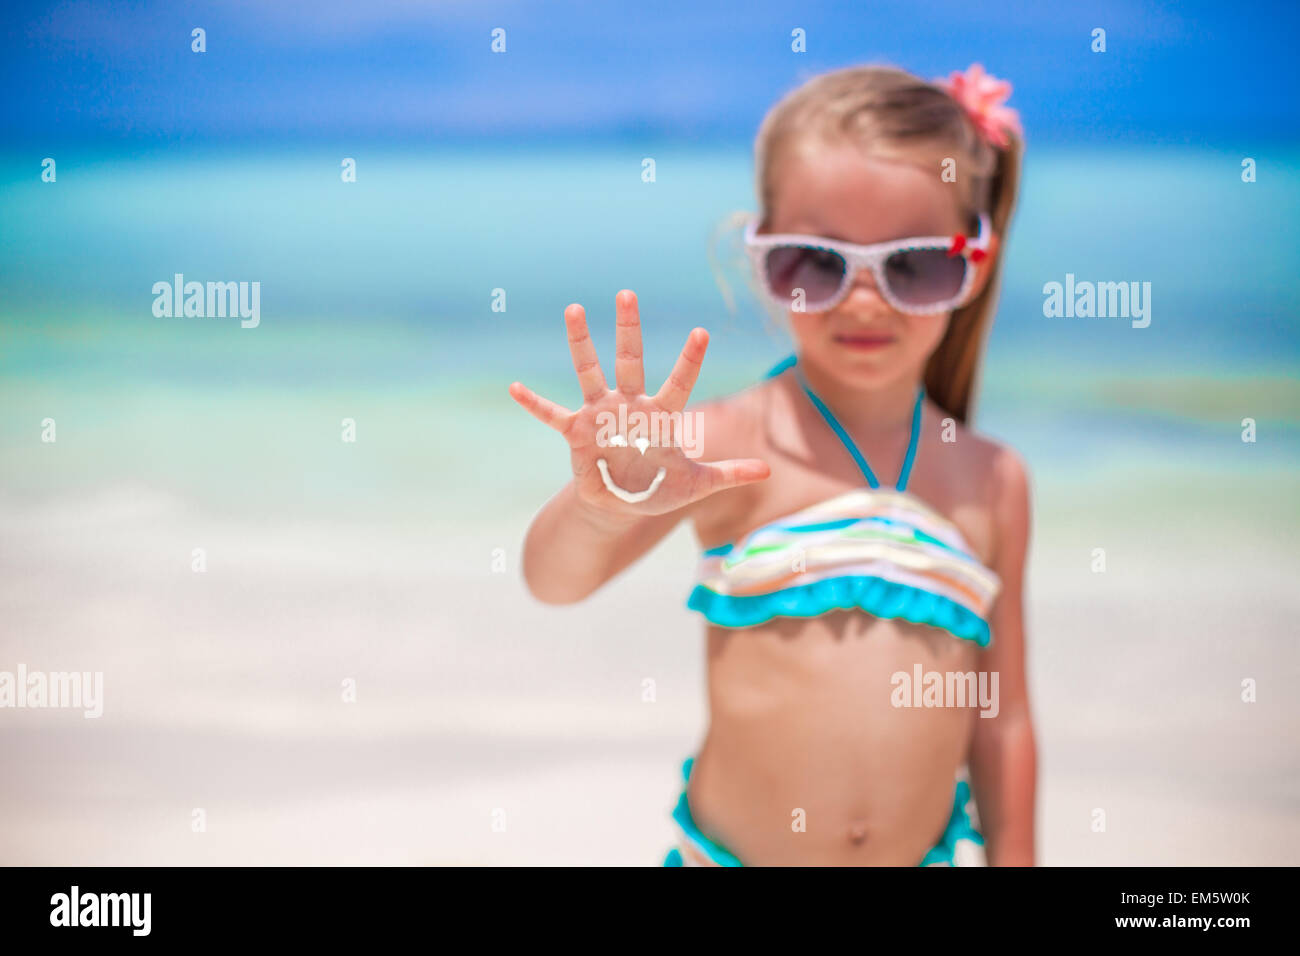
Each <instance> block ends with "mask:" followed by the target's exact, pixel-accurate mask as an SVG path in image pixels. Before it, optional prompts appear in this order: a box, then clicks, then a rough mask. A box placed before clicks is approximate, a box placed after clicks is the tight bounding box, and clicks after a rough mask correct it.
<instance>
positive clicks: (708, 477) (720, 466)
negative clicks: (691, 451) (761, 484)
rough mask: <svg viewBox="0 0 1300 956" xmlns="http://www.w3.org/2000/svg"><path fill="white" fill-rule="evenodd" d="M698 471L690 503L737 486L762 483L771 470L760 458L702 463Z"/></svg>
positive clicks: (729, 459)
mask: <svg viewBox="0 0 1300 956" xmlns="http://www.w3.org/2000/svg"><path fill="white" fill-rule="evenodd" d="M698 469H699V470H698V471H697V472H696V478H695V484H694V487H693V489H692V493H691V500H692V501H698V500H699V499H700V498H705V497H708V496H709V495H712V494H717V493H718V492H719V491H726V490H727V489H728V488H735V487H737V486H738V485H748V484H751V483H753V482H755V481H762V480H763V479H764V478H767V477H768V476H769V475H771V474H772V469H771V468H770V467H768V464H767V462H765V461H763V459H761V458H728V459H727V460H725V461H710V462H704V463H701V464H700V465H699V466H698Z"/></svg>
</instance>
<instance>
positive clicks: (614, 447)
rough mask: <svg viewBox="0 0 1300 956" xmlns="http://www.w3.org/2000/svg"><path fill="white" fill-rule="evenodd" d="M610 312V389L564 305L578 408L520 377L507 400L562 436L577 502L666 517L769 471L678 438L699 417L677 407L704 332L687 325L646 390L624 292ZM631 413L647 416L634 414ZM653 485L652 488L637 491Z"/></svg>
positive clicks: (581, 325)
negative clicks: (669, 363)
mask: <svg viewBox="0 0 1300 956" xmlns="http://www.w3.org/2000/svg"><path fill="white" fill-rule="evenodd" d="M615 309H616V312H617V316H618V326H617V331H616V335H615V344H614V353H615V354H614V374H615V382H616V385H615V387H614V388H612V389H611V388H610V387H609V385H608V383H607V382H606V381H605V376H604V373H603V372H601V369H600V362H599V361H598V360H597V358H596V346H595V343H593V342H592V341H591V336H590V335H589V334H588V333H587V317H586V313H585V311H584V310H583V308H582V306H580V305H571V306H569V307H568V308H567V309H565V310H564V323H565V325H566V326H567V327H568V332H569V352H570V353H571V354H572V355H573V368H574V370H575V371H576V372H577V373H578V383H579V384H580V385H581V386H582V398H583V401H582V407H581V408H579V409H578V410H577V411H576V412H575V411H569V409H567V408H564V407H562V406H560V405H557V404H556V403H555V402H552V401H550V400H549V399H545V398H542V396H540V395H538V394H537V393H535V392H533V391H532V390H531V389H528V388H526V387H525V386H524V385H522V384H521V383H519V382H515V383H514V384H512V385H511V386H510V397H511V398H513V399H514V400H515V401H516V402H518V403H519V404H520V405H522V406H523V407H524V408H525V409H526V410H527V411H528V412H529V413H530V414H531V415H532V416H533V417H534V418H536V419H537V420H538V421H540V422H543V423H544V424H547V425H550V426H551V427H552V428H554V429H555V430H556V431H557V432H559V433H560V434H561V435H562V436H563V437H564V440H565V441H567V442H568V443H569V452H570V460H571V462H572V464H573V484H574V489H575V491H576V492H577V494H578V497H579V499H580V500H582V501H583V502H584V503H585V504H588V505H590V506H591V507H593V508H595V509H597V510H599V511H602V512H609V513H612V514H620V515H655V514H664V513H666V512H669V511H675V510H676V509H678V508H682V507H684V506H686V505H689V504H691V503H692V502H695V501H699V500H700V499H701V498H705V497H707V496H709V495H711V494H715V493H716V492H719V491H725V490H726V489H728V488H734V487H736V486H737V485H743V484H748V483H750V482H754V481H761V480H762V479H764V478H766V477H767V476H768V474H769V469H768V466H767V463H766V462H764V461H762V460H760V459H757V458H733V459H728V460H726V461H714V462H701V461H697V460H695V459H693V458H691V457H688V456H687V454H686V453H685V451H684V450H683V448H682V446H681V444H680V437H681V435H682V432H681V430H680V429H681V426H682V425H683V416H686V415H696V416H698V415H700V413H699V412H687V411H685V408H686V402H687V400H688V399H689V398H690V396H691V389H692V388H694V387H695V380H696V379H697V378H698V377H699V374H700V365H701V363H702V362H703V361H704V351H705V349H706V347H707V346H708V343H709V333H708V332H706V331H705V330H704V329H700V328H696V329H692V330H691V334H690V335H688V336H687V337H686V345H685V346H683V347H682V352H681V355H679V356H678V357H677V363H676V364H675V365H674V366H673V370H672V373H671V374H670V375H669V376H668V380H667V381H666V382H664V384H663V386H662V387H661V388H660V389H659V391H658V392H657V393H655V394H654V395H647V394H646V392H645V368H644V366H643V364H642V361H641V317H640V312H639V311H638V309H637V301H636V295H635V294H634V293H632V292H631V291H630V290H627V289H624V290H623V291H622V292H620V293H619V294H618V296H617V297H616V298H615ZM637 412H640V413H642V414H643V415H644V416H645V418H640V416H636V414H635V413H637ZM638 421H640V422H642V423H645V422H649V423H654V425H652V427H651V428H650V429H649V431H650V434H649V435H648V436H644V435H643V436H638V434H637V429H636V428H635V427H634V426H635V424H636V423H637V422H638ZM698 421H699V419H697V420H696V423H698ZM624 422H627V423H629V425H628V431H629V432H631V433H632V434H622V433H620V431H619V428H620V426H621V424H622V423H624ZM665 423H671V425H672V429H668V428H664V427H662V426H663V425H664V424H665ZM693 424H694V423H693ZM699 433H700V428H699V427H696V428H695V429H694V431H693V432H688V433H687V434H695V435H699ZM638 437H641V438H642V439H643V441H644V440H649V441H650V444H649V445H648V446H647V445H644V443H643V441H638V440H637V439H638ZM638 446H640V447H638ZM602 462H603V464H602ZM661 469H662V477H660V475H661V471H660V470H661ZM602 471H604V472H605V473H606V475H607V476H608V479H609V480H610V481H611V482H612V483H613V484H614V486H615V487H617V488H618V489H621V491H622V493H623V494H622V496H620V494H619V493H618V492H615V491H611V490H610V489H609V488H608V487H607V486H606V482H605V477H603V476H602V474H601V472H602ZM651 488H653V491H652V492H651V493H650V494H649V496H645V495H644V493H645V492H646V491H647V490H650V489H651ZM629 498H630V499H631V500H627V499H629ZM641 498H643V500H637V499H641Z"/></svg>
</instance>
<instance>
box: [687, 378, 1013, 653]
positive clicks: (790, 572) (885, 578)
mask: <svg viewBox="0 0 1300 956" xmlns="http://www.w3.org/2000/svg"><path fill="white" fill-rule="evenodd" d="M795 361H796V360H795V357H794V356H790V357H789V358H788V359H786V360H785V361H783V362H780V363H779V364H777V365H776V366H775V367H774V368H773V369H772V370H771V371H770V372H768V373H767V376H768V377H769V378H771V377H773V376H776V375H779V374H781V373H782V372H784V371H785V370H786V369H788V368H791V367H792V366H795ZM795 375H797V376H798V379H799V384H800V385H801V386H802V387H803V390H804V393H805V394H806V395H807V396H808V399H809V401H811V402H812V404H813V406H814V407H815V408H816V409H817V411H818V412H819V413H820V414H821V416H822V418H823V419H825V421H826V424H827V425H829V426H830V428H831V430H832V431H833V432H834V433H835V435H836V437H838V438H839V440H840V441H841V442H842V443H843V445H844V447H845V449H846V450H847V451H848V453H849V454H850V455H851V456H852V457H853V460H854V462H856V463H857V466H858V469H859V470H860V471H861V472H862V474H863V477H864V478H866V481H867V487H866V488H859V489H856V490H854V491H849V492H846V493H845V494H842V495H839V496H837V497H835V498H832V499H830V500H829V501H824V502H821V503H820V504H816V505H812V506H811V507H808V508H804V509H802V510H801V511H797V512H795V513H794V514H791V515H787V516H786V517H784V518H778V519H777V520H776V521H771V522H769V523H767V524H765V525H763V526H761V527H759V528H756V529H754V530H753V531H751V532H749V533H748V534H746V535H744V536H742V537H741V538H740V539H739V540H738V541H734V542H730V543H728V544H724V545H721V546H719V547H716V548H709V549H708V550H707V551H705V552H704V554H703V556H702V557H701V560H700V570H699V583H698V584H696V586H695V589H694V590H693V591H692V592H691V596H690V598H689V600H688V601H687V604H686V606H687V607H689V608H691V609H692V610H695V611H699V612H700V613H702V614H703V615H704V617H705V618H706V619H707V620H708V621H710V622H711V623H713V624H717V625H720V626H722V627H753V626H754V625H757V624H762V623H764V622H765V621H769V620H771V619H772V618H774V617H816V616H817V615H819V614H824V613H826V612H827V611H832V610H838V609H844V610H848V609H853V608H857V609H860V610H863V611H866V612H867V613H868V614H872V615H874V616H876V617H880V618H901V619H903V620H906V621H911V622H912V623H915V624H929V625H931V626H933V627H938V628H942V629H943V630H945V631H947V632H948V633H950V634H951V635H952V636H953V637H957V638H961V639H963V640H970V641H974V642H975V643H976V644H979V645H980V646H981V647H983V646H987V645H988V643H989V642H990V640H991V635H990V633H989V625H988V615H989V611H990V610H991V608H992V606H993V602H994V599H995V598H996V597H997V594H998V592H999V590H1000V589H1001V582H1000V580H999V578H998V576H997V575H996V574H995V573H994V572H993V571H991V570H990V569H988V568H986V567H985V566H984V565H983V564H982V563H981V562H980V560H979V559H978V558H976V557H975V554H974V552H973V550H972V549H971V547H970V546H969V545H968V544H967V543H966V539H965V538H964V537H963V536H962V533H961V532H960V531H959V530H958V529H957V526H956V525H954V524H953V523H952V522H951V521H949V520H948V519H947V518H945V517H944V516H943V515H941V514H939V513H938V512H937V511H935V510H934V509H933V508H931V507H930V506H929V505H927V504H926V503H925V502H923V501H921V500H920V499H919V498H917V497H915V496H914V495H910V494H908V493H907V480H908V478H909V476H910V474H911V471H912V463H913V461H914V460H915V459H916V446H917V443H918V441H919V439H920V436H921V403H922V401H923V400H924V398H925V390H924V389H921V390H920V391H918V393H917V396H916V407H915V409H914V410H913V412H912V437H911V440H910V441H909V443H908V446H907V455H906V456H905V457H904V459H903V467H902V470H901V471H900V473H899V476H898V482H897V483H896V484H895V486H894V487H892V488H882V487H881V485H880V482H879V481H877V480H876V476H875V474H874V473H873V472H872V470H871V467H870V465H868V464H867V460H866V458H865V457H863V455H862V452H861V451H859V450H858V447H857V445H855V444H854V442H853V439H852V438H850V437H849V433H848V432H847V431H845V430H844V427H843V426H842V425H840V423H839V422H838V421H837V420H836V419H835V416H834V415H833V414H832V413H831V410H830V409H829V408H828V407H827V406H826V403H825V402H823V401H822V400H821V399H820V398H818V397H817V395H815V394H814V393H813V391H812V389H811V388H809V387H808V383H807V381H806V380H805V379H804V377H803V375H802V374H801V373H800V371H799V369H798V368H797V367H795Z"/></svg>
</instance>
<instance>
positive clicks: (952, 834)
mask: <svg viewBox="0 0 1300 956" xmlns="http://www.w3.org/2000/svg"><path fill="white" fill-rule="evenodd" d="M694 763H695V758H694V757H690V758H688V759H687V760H686V762H685V763H683V764H682V793H681V796H680V797H678V798H677V806H676V807H675V808H674V809H673V814H672V816H673V821H674V822H675V823H676V824H677V828H678V830H680V831H681V845H680V846H676V847H673V848H672V849H671V850H669V851H668V855H667V856H666V857H665V858H664V862H663V865H664V866H694V865H704V866H743V865H744V864H742V863H741V862H740V860H738V859H736V856H735V854H733V853H732V852H731V851H730V850H728V849H727V848H726V847H724V846H722V845H721V844H720V843H716V842H714V841H713V840H711V839H709V837H707V836H705V835H704V834H703V833H701V832H700V828H699V827H697V826H696V825H695V819H694V818H693V817H692V816H691V805H690V803H688V802H687V800H686V784H687V782H688V781H689V780H690V779H691V767H692V766H693V765H694ZM972 808H973V804H972V802H971V792H970V784H969V783H967V782H966V781H965V780H962V779H958V780H957V789H956V793H955V794H954V795H953V800H952V815H951V816H950V817H949V818H948V826H947V827H946V828H944V831H943V836H942V837H940V839H939V843H938V845H936V846H935V847H934V848H933V849H931V850H930V852H929V853H927V854H926V855H925V858H924V859H923V860H921V862H920V863H919V864H918V865H919V866H969V865H972V863H974V864H975V865H979V863H982V862H983V859H982V858H983V854H982V852H980V851H978V850H976V849H975V848H976V847H983V846H984V837H983V836H981V835H980V833H979V831H977V830H976V829H975V825H974V823H973V822H972V820H971V810H972ZM972 857H974V858H975V859H972Z"/></svg>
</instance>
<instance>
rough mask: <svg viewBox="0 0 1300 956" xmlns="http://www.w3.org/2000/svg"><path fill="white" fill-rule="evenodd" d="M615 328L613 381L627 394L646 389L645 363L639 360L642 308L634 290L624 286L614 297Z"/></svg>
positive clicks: (640, 392) (637, 393)
mask: <svg viewBox="0 0 1300 956" xmlns="http://www.w3.org/2000/svg"><path fill="white" fill-rule="evenodd" d="M614 311H615V314H616V315H617V317H618V318H617V323H618V325H617V328H616V331H615V335H614V381H616V382H617V383H618V390H619V391H620V392H625V393H627V394H629V395H640V394H642V393H643V392H644V391H645V366H644V365H643V364H642V361H641V310H640V309H639V308H638V307H637V304H636V293H635V292H633V291H632V290H631V289H624V290H623V291H622V292H620V293H619V294H618V295H616V296H615V297H614Z"/></svg>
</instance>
